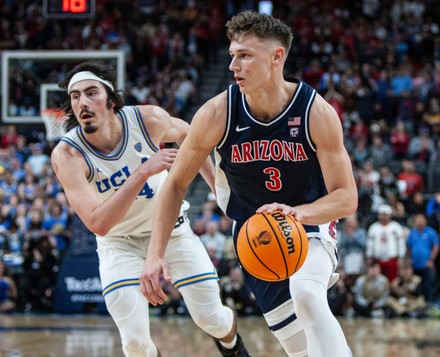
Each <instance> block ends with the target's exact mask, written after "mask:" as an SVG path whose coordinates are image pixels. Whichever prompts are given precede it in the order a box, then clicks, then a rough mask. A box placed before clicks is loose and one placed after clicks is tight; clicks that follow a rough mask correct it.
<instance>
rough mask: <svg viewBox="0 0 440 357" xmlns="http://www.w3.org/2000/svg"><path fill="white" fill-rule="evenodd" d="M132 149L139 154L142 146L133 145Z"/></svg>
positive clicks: (139, 144) (138, 144)
mask: <svg viewBox="0 0 440 357" xmlns="http://www.w3.org/2000/svg"><path fill="white" fill-rule="evenodd" d="M134 149H135V150H136V151H137V152H141V150H142V144H141V143H137V144H135V145H134Z"/></svg>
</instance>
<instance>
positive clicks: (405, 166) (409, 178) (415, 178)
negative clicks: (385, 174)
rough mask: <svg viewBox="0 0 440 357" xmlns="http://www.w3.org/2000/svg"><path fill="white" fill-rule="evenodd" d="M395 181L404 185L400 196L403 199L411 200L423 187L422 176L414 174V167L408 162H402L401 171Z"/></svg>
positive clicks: (412, 163)
mask: <svg viewBox="0 0 440 357" xmlns="http://www.w3.org/2000/svg"><path fill="white" fill-rule="evenodd" d="M397 179H398V180H399V181H401V182H403V183H404V184H405V189H404V191H403V195H402V196H403V198H405V199H409V198H411V197H412V196H413V195H414V194H415V193H416V192H420V191H422V190H423V189H424V187H425V181H424V179H423V176H422V175H420V174H419V173H417V172H416V166H415V164H414V162H412V161H410V160H402V171H401V172H400V173H399V175H398V176H397Z"/></svg>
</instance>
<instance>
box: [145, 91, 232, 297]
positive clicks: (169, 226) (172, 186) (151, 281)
mask: <svg viewBox="0 0 440 357" xmlns="http://www.w3.org/2000/svg"><path fill="white" fill-rule="evenodd" d="M223 102H224V106H225V107H226V96H225V94H220V95H219V96H217V97H215V98H214V99H211V100H210V101H208V102H207V103H206V104H205V105H203V106H202V107H201V108H200V109H199V110H198V112H197V113H196V115H195V116H194V118H193V120H192V123H191V126H190V129H189V131H188V135H187V137H186V139H185V140H184V141H183V143H182V145H181V147H180V149H179V152H178V154H177V157H176V160H175V162H174V164H173V166H172V168H171V170H170V173H169V175H168V177H167V179H166V180H165V183H164V185H163V187H162V190H161V192H160V195H159V200H158V203H157V209H156V214H155V217H154V221H153V232H152V236H151V242H150V246H149V248H148V255H147V259H146V262H145V264H144V267H143V270H142V273H141V277H140V285H141V291H142V293H143V294H144V295H145V297H146V298H147V299H148V301H149V302H150V303H151V304H153V305H157V304H162V303H163V302H164V300H165V299H166V295H165V293H164V292H163V290H162V288H161V286H160V277H161V276H163V277H164V278H165V279H167V278H168V279H170V278H171V277H170V273H169V267H168V264H167V262H166V260H165V258H164V255H165V249H166V246H167V244H168V239H169V237H170V234H171V232H172V230H173V227H174V225H175V223H176V220H177V217H178V215H179V210H180V205H181V202H182V200H183V199H184V197H185V194H186V191H187V188H188V186H189V184H190V183H191V182H192V180H193V179H194V177H195V176H196V175H197V173H198V172H199V170H200V168H201V167H202V166H203V165H204V164H205V162H206V160H207V158H209V154H210V153H211V151H212V150H213V148H214V147H215V145H216V144H217V143H218V142H219V141H220V139H221V137H222V135H223V131H224V127H225V122H226V121H225V118H226V116H225V113H226V110H225V109H223V108H222V104H223Z"/></svg>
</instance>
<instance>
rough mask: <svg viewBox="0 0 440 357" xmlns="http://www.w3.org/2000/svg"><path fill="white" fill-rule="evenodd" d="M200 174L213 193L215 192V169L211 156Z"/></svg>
mask: <svg viewBox="0 0 440 357" xmlns="http://www.w3.org/2000/svg"><path fill="white" fill-rule="evenodd" d="M200 174H201V175H202V177H203V179H204V180H205V181H206V183H207V184H208V186H209V188H210V189H211V191H212V192H215V168H214V164H213V162H212V159H211V156H210V155H208V157H207V158H206V160H205V162H204V163H203V166H202V167H201V168H200Z"/></svg>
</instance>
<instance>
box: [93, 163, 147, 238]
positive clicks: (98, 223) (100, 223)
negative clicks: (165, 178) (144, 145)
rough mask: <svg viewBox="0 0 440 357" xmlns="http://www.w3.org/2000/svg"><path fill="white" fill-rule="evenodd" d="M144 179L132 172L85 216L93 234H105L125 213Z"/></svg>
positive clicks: (139, 190) (137, 193) (142, 184)
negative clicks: (89, 214) (116, 188)
mask: <svg viewBox="0 0 440 357" xmlns="http://www.w3.org/2000/svg"><path fill="white" fill-rule="evenodd" d="M145 182H146V179H145V178H144V177H143V176H142V175H141V174H140V173H139V172H136V171H135V172H133V174H132V175H130V177H128V178H127V180H126V181H125V182H124V183H123V184H122V186H121V187H120V188H119V189H118V190H116V191H115V192H114V193H113V194H112V195H111V196H110V197H109V198H107V199H106V200H105V201H103V202H102V203H101V204H100V205H99V206H97V207H96V208H95V209H94V210H93V212H92V215H91V216H90V217H88V218H86V221H87V222H89V223H88V224H87V226H88V228H89V229H90V230H91V231H92V232H94V233H95V234H98V235H101V236H105V235H106V234H107V233H108V232H109V231H110V230H111V229H112V228H113V227H114V226H115V225H116V224H118V223H119V222H120V221H121V220H122V219H123V218H124V217H125V215H126V214H127V212H128V211H129V209H130V207H131V206H132V204H133V202H134V200H135V199H136V197H137V196H138V195H139V192H141V190H142V188H143V187H144V186H145Z"/></svg>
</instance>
